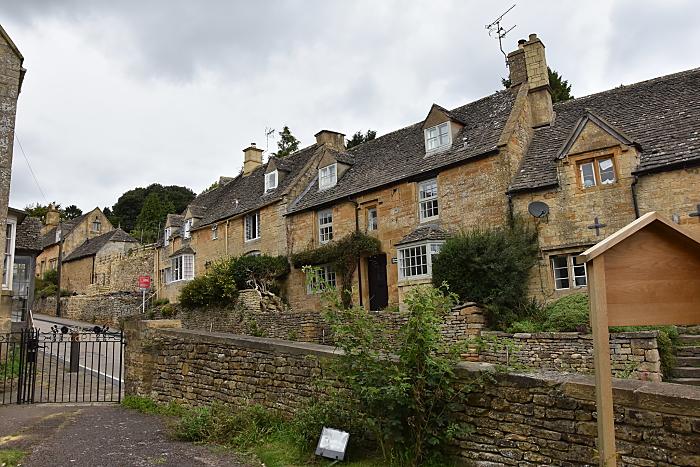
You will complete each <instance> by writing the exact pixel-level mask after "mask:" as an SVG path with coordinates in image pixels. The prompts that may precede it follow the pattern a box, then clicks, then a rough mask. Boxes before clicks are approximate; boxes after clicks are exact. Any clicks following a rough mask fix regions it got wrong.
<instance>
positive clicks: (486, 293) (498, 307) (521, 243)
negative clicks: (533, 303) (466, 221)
mask: <svg viewBox="0 0 700 467" xmlns="http://www.w3.org/2000/svg"><path fill="white" fill-rule="evenodd" d="M537 252H538V249H537V234H536V233H535V232H534V230H532V229H529V228H527V227H526V226H525V225H524V224H523V223H522V221H519V222H515V223H514V225H513V226H509V227H503V228H496V229H491V230H487V229H474V230H471V231H467V232H462V233H460V234H458V235H456V236H454V237H451V238H449V239H448V240H447V241H446V242H445V244H444V245H443V246H442V249H441V250H440V253H439V254H438V255H437V256H436V257H435V259H433V284H434V285H437V286H439V285H440V284H442V283H443V282H446V283H447V284H448V285H449V286H450V290H452V291H454V292H455V293H456V294H457V295H458V296H459V298H460V299H461V300H462V301H465V302H466V301H473V302H477V303H479V304H480V305H482V306H484V307H485V311H486V314H487V317H488V319H489V321H490V324H491V325H492V326H495V327H497V328H500V329H505V328H507V327H508V326H509V325H510V324H511V323H512V322H514V321H515V320H517V319H518V318H522V317H523V316H522V315H523V314H524V313H525V312H526V311H528V310H529V308H528V307H527V306H526V305H527V300H526V297H527V288H528V278H529V274H530V269H531V268H532V267H533V266H534V265H535V264H536V262H537Z"/></svg>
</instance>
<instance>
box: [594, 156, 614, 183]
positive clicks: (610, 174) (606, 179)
mask: <svg viewBox="0 0 700 467" xmlns="http://www.w3.org/2000/svg"><path fill="white" fill-rule="evenodd" d="M598 171H599V172H600V183H601V184H602V185H610V184H611V183H615V167H614V166H613V161H612V159H610V158H609V159H600V160H599V161H598Z"/></svg>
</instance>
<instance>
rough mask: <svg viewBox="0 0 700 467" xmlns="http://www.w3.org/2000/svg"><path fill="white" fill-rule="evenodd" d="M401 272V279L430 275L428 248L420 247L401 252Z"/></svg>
mask: <svg viewBox="0 0 700 467" xmlns="http://www.w3.org/2000/svg"><path fill="white" fill-rule="evenodd" d="M399 271H400V277H401V278H409V277H415V276H422V275H426V274H428V257H427V254H426V246H425V245H420V246H416V247H410V248H404V249H403V250H399Z"/></svg>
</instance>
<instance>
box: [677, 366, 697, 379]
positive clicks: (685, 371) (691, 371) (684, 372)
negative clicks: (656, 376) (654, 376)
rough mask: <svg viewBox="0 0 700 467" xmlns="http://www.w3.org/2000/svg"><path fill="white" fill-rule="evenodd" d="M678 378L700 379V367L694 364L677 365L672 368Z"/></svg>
mask: <svg viewBox="0 0 700 467" xmlns="http://www.w3.org/2000/svg"><path fill="white" fill-rule="evenodd" d="M672 373H673V376H674V377H676V378H697V379H700V368H696V367H692V366H677V367H676V368H674V369H673V370H672Z"/></svg>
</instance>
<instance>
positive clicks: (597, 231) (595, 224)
mask: <svg viewBox="0 0 700 467" xmlns="http://www.w3.org/2000/svg"><path fill="white" fill-rule="evenodd" d="M698 208H700V206H698ZM605 226H607V224H601V223H600V221H599V220H598V218H597V217H596V218H595V219H593V224H591V225H589V226H588V228H589V229H595V234H596V236H598V235H600V229H602V228H603V227H605Z"/></svg>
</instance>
